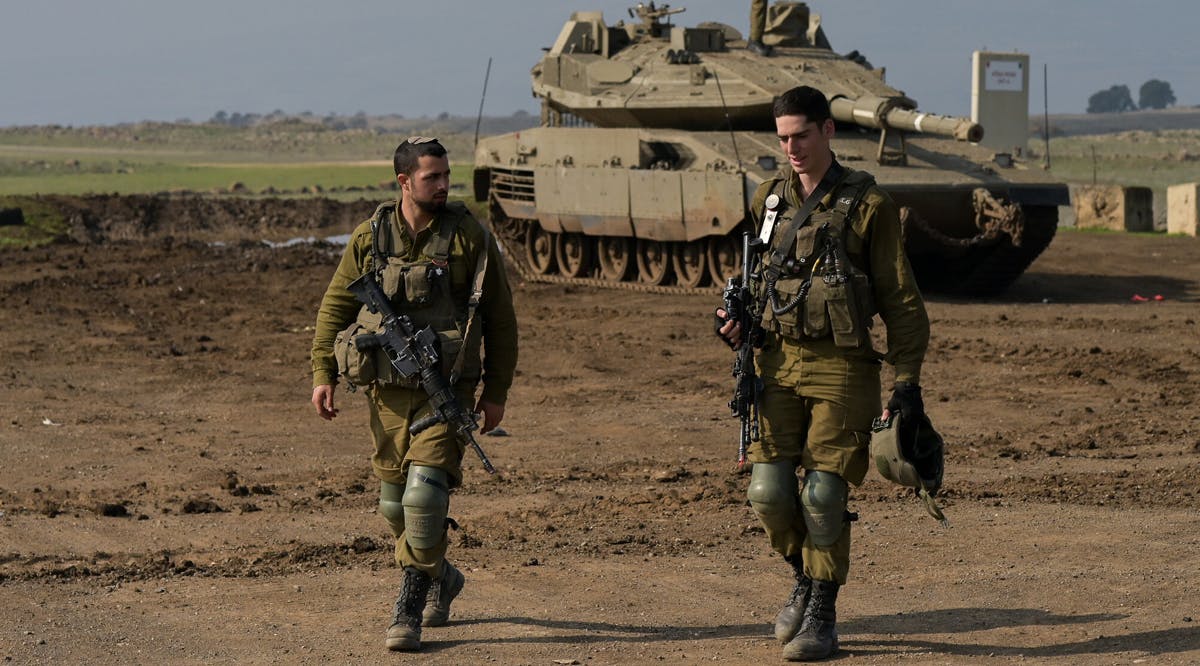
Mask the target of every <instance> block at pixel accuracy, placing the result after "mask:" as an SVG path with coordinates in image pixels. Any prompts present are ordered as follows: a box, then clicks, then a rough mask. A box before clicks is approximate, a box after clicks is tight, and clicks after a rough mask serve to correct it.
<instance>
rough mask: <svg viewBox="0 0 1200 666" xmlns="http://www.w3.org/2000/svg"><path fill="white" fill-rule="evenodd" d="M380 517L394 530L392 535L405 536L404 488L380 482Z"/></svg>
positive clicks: (395, 484)
mask: <svg viewBox="0 0 1200 666" xmlns="http://www.w3.org/2000/svg"><path fill="white" fill-rule="evenodd" d="M379 515H381V516H383V519H384V520H386V521H387V524H388V527H390V528H392V534H394V535H396V536H397V537H399V536H400V535H401V534H404V486H402V485H400V484H398V483H388V482H387V481H380V482H379Z"/></svg>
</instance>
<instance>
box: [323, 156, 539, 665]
mask: <svg viewBox="0 0 1200 666" xmlns="http://www.w3.org/2000/svg"><path fill="white" fill-rule="evenodd" d="M393 161H394V166H395V172H396V180H397V181H398V182H399V184H400V197H399V200H398V201H396V202H392V203H389V204H384V205H382V206H380V207H379V209H378V210H377V211H376V213H375V215H374V217H373V218H372V219H370V220H368V221H366V222H363V223H362V224H360V225H359V226H358V228H356V229H355V230H354V233H353V234H351V237H350V241H349V243H348V244H347V246H346V250H345V252H344V253H343V254H342V259H341V262H340V263H339V264H338V267H337V270H336V271H335V272H334V275H333V279H332V280H331V281H330V283H329V287H328V289H326V291H325V297H324V299H323V300H322V301H321V308H320V311H319V312H318V314H317V324H316V334H315V335H314V336H313V345H312V368H313V387H314V388H313V393H312V403H313V405H314V406H315V407H316V410H317V413H318V414H319V415H320V416H321V417H322V418H324V419H332V418H334V417H335V416H337V413H338V410H337V409H336V408H335V407H334V387H335V386H336V384H337V382H338V379H339V377H340V378H341V379H342V380H343V381H345V382H346V383H347V384H348V385H349V386H350V387H351V389H353V388H354V387H355V386H356V385H358V386H362V387H364V388H365V393H366V397H367V402H368V405H369V408H370V416H371V435H372V439H373V440H374V444H375V453H374V455H373V456H372V458H371V464H372V467H373V468H374V471H375V475H376V476H377V477H379V479H380V497H379V514H380V515H382V516H383V517H384V518H385V519H386V520H387V522H388V525H389V526H390V527H391V529H392V532H393V534H394V535H395V537H396V562H397V563H398V564H399V565H400V566H401V567H403V571H404V581H403V585H402V588H401V591H400V596H399V598H398V599H397V600H396V606H395V612H394V616H393V621H392V625H391V627H389V628H388V631H387V640H386V645H387V647H388V648H389V649H392V650H416V649H419V648H420V645H421V626H422V624H424V625H425V626H437V625H441V624H445V622H446V620H447V618H448V617H449V614H450V602H451V601H452V600H453V599H454V598H455V597H456V596H457V595H458V593H459V592H460V591H461V590H462V587H463V582H464V579H463V575H462V572H460V571H459V570H458V569H456V568H455V567H454V566H453V565H451V564H450V563H449V562H448V561H447V560H446V558H445V554H446V548H447V546H448V545H449V542H448V540H447V527H448V525H449V524H450V523H451V522H452V521H450V519H449V518H448V516H447V512H448V510H449V501H450V490H451V489H452V488H454V487H455V486H457V485H459V484H460V483H461V482H462V466H461V465H462V457H463V452H464V449H465V444H464V442H463V441H462V439H461V438H460V437H459V436H458V435H457V433H456V430H455V428H454V427H453V426H452V425H450V424H447V423H437V424H435V425H433V426H432V427H429V428H427V429H425V430H423V431H421V432H420V433H418V434H416V435H411V434H410V433H409V425H410V424H411V423H412V422H414V421H417V420H420V419H423V418H425V417H427V416H429V415H430V414H431V412H432V408H431V406H430V403H429V399H428V395H427V394H426V393H425V390H424V389H422V388H421V387H420V385H419V384H418V382H417V380H416V378H415V377H414V378H412V379H406V378H405V377H403V376H402V375H400V374H399V373H398V372H396V371H395V370H394V368H392V366H391V365H390V363H388V359H387V356H386V353H385V352H384V351H383V350H382V349H379V348H378V347H376V348H375V349H370V348H368V349H366V350H363V351H360V350H359V349H358V348H357V346H356V345H355V344H354V339H355V337H356V336H358V335H362V334H371V333H372V332H376V331H378V330H379V327H380V320H381V317H380V315H378V314H374V313H371V312H370V311H369V310H368V309H367V308H366V307H365V306H363V304H362V303H360V302H359V301H358V300H357V299H356V298H355V297H354V295H353V294H352V293H351V292H350V291H348V290H347V285H349V284H350V283H351V282H352V281H354V280H355V279H356V278H358V277H359V276H361V275H364V274H366V273H367V272H368V271H373V272H374V273H375V275H376V276H377V278H378V280H379V284H380V286H381V287H382V288H383V290H384V293H386V294H387V296H388V298H389V299H390V300H391V302H392V304H393V306H394V307H395V310H396V311H397V312H398V313H400V314H404V315H407V316H408V317H409V318H410V319H411V321H412V323H413V325H414V328H417V329H421V328H424V327H425V326H429V327H431V328H432V330H433V331H435V332H436V333H437V336H438V340H439V345H440V350H441V361H442V365H443V374H444V375H445V376H446V377H448V378H449V380H450V381H452V382H453V386H454V392H455V394H456V395H457V398H458V400H459V401H460V403H461V404H463V405H468V406H469V405H474V406H475V411H476V412H480V413H482V415H483V425H482V431H483V432H488V431H490V430H492V429H494V428H495V427H496V426H497V425H499V424H500V421H501V419H503V418H504V404H505V401H506V399H507V395H508V389H509V386H510V385H511V384H512V379H513V373H514V371H515V368H516V363H517V321H516V316H515V314H514V311H513V303H512V293H511V291H510V290H509V286H508V282H507V279H506V278H505V274H504V265H503V263H502V262H501V256H500V253H499V248H498V247H497V246H496V242H495V239H494V238H493V237H492V236H491V234H490V233H488V231H487V230H486V229H485V228H484V227H483V226H482V225H481V224H479V222H477V221H476V220H475V218H474V217H472V216H471V214H470V213H469V212H468V211H467V209H466V207H465V206H463V205H462V204H461V203H457V202H455V203H447V192H448V190H449V187H450V163H449V161H448V159H447V157H446V149H445V148H443V147H442V145H441V144H440V143H439V142H438V141H437V140H436V139H429V138H424V137H413V138H410V139H408V140H406V141H405V142H404V143H402V144H400V146H399V147H398V148H397V149H396V152H395V156H394V160H393ZM481 350H483V351H485V352H486V354H485V355H484V359H483V362H482V363H481V362H480V352H481ZM480 381H482V383H483V390H482V393H481V395H480V397H479V400H478V402H476V401H475V389H476V386H477V385H478V384H479V383H480ZM427 602H428V603H427Z"/></svg>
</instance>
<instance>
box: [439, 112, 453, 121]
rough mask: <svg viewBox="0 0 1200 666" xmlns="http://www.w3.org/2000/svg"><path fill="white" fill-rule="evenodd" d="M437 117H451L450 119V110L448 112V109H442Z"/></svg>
mask: <svg viewBox="0 0 1200 666" xmlns="http://www.w3.org/2000/svg"><path fill="white" fill-rule="evenodd" d="M437 119H438V120H449V119H450V112H448V111H442V112H441V113H439V114H438V115H437Z"/></svg>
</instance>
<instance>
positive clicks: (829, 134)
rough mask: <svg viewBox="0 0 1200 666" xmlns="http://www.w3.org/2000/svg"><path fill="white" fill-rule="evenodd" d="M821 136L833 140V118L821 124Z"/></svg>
mask: <svg viewBox="0 0 1200 666" xmlns="http://www.w3.org/2000/svg"><path fill="white" fill-rule="evenodd" d="M821 134H822V135H824V137H825V138H826V139H832V138H833V118H826V119H825V122H823V123H821Z"/></svg>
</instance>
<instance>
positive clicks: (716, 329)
mask: <svg viewBox="0 0 1200 666" xmlns="http://www.w3.org/2000/svg"><path fill="white" fill-rule="evenodd" d="M718 309H721V310H723V309H724V308H718ZM730 321H733V315H732V314H730V313H728V312H727V313H725V316H724V317H722V316H721V315H719V314H717V312H716V310H714V311H713V333H714V334H716V336H717V337H718V338H720V339H721V342H724V343H725V344H726V345H728V346H729V348H730V349H734V348H735V347H734V346H733V343H732V342H730V341H729V338H727V337H725V336H724V335H721V327H722V326H724V325H725V324H726V323H728V322H730Z"/></svg>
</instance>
